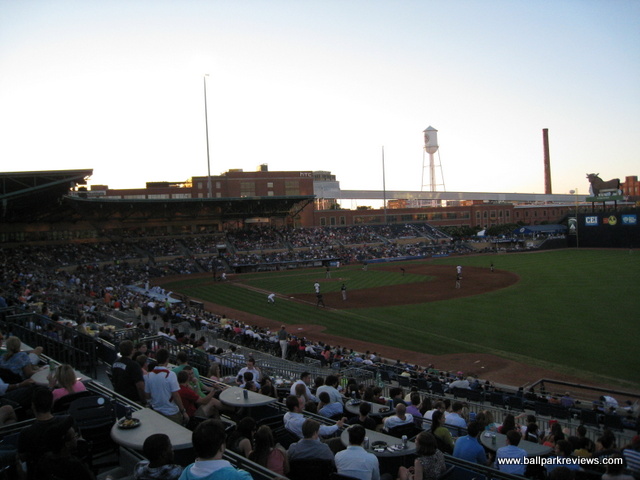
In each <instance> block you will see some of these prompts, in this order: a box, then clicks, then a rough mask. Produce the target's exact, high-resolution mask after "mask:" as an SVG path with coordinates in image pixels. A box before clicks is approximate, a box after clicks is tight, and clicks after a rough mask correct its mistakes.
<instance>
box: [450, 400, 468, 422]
mask: <svg viewBox="0 0 640 480" xmlns="http://www.w3.org/2000/svg"><path fill="white" fill-rule="evenodd" d="M463 407H464V405H463V404H462V402H453V405H452V406H451V409H452V412H451V413H448V414H447V416H446V418H445V424H447V425H453V426H454V427H459V428H467V422H466V421H465V419H464V418H462V415H461V413H462V409H463Z"/></svg>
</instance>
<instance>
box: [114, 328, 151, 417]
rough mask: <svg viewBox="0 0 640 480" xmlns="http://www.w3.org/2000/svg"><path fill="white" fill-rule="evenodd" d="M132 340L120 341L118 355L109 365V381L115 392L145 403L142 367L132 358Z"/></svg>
mask: <svg viewBox="0 0 640 480" xmlns="http://www.w3.org/2000/svg"><path fill="white" fill-rule="evenodd" d="M132 357H133V342H132V341H131V340H123V341H122V342H120V357H118V358H117V359H116V361H115V362H114V363H113V365H112V367H111V383H112V384H113V389H114V390H115V391H116V393H119V394H120V395H123V396H125V397H127V398H128V399H129V400H133V401H134V402H138V403H141V404H143V405H144V404H146V398H147V397H146V395H145V391H144V388H145V384H144V376H143V373H142V368H141V367H140V365H139V364H138V363H137V362H135V361H134V360H133V358H132Z"/></svg>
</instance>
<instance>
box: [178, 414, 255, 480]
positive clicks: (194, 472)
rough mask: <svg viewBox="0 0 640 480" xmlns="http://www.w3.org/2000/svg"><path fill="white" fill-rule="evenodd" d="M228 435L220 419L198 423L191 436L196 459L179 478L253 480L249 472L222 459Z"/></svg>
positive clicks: (182, 479)
mask: <svg viewBox="0 0 640 480" xmlns="http://www.w3.org/2000/svg"><path fill="white" fill-rule="evenodd" d="M226 437H227V435H226V433H225V431H224V425H223V424H222V422H220V421H218V420H205V421H204V422H202V423H201V424H200V425H198V426H197V427H196V429H195V431H194V432H193V435H192V437H191V442H192V443H193V449H194V450H195V452H196V457H197V458H196V461H195V462H194V463H192V464H191V465H189V466H187V467H186V468H185V469H184V471H183V472H182V475H180V479H179V480H213V479H214V478H215V479H216V480H252V477H251V474H250V473H249V472H247V471H245V470H238V469H236V468H235V467H234V466H233V465H231V463H229V462H228V461H227V460H223V459H222V454H223V453H224V450H225V441H226Z"/></svg>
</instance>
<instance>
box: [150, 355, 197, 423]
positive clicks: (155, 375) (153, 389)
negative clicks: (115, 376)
mask: <svg viewBox="0 0 640 480" xmlns="http://www.w3.org/2000/svg"><path fill="white" fill-rule="evenodd" d="M156 361H157V362H158V366H157V367H156V368H154V369H153V371H151V372H149V375H147V381H146V382H145V386H144V391H145V392H146V394H147V398H148V399H149V403H150V404H151V407H152V408H153V409H154V410H155V411H156V412H158V413H161V414H162V415H164V416H165V417H167V418H169V419H170V420H173V421H174V422H176V423H177V424H179V425H182V424H186V423H187V422H188V421H189V415H187V411H186V410H185V408H184V405H182V398H180V395H179V394H178V392H179V391H180V384H179V383H178V377H177V376H176V374H175V373H174V372H172V371H171V370H169V369H168V368H167V366H168V365H169V351H168V350H167V349H165V348H161V349H160V350H158V351H157V352H156Z"/></svg>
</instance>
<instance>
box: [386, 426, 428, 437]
mask: <svg viewBox="0 0 640 480" xmlns="http://www.w3.org/2000/svg"><path fill="white" fill-rule="evenodd" d="M421 431H422V429H420V428H419V427H417V426H416V424H415V423H413V422H412V423H406V424H404V425H398V426H397V427H393V428H391V429H389V430H388V431H387V433H388V434H389V435H391V436H392V437H396V438H402V436H403V435H406V436H407V438H413V437H415V436H416V435H418V434H419V433H420V432H421Z"/></svg>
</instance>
